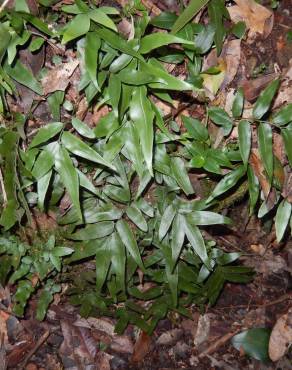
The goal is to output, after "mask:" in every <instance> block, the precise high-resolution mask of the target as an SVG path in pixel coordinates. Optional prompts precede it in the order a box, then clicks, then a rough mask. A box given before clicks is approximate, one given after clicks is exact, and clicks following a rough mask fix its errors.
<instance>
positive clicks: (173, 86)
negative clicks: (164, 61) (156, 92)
mask: <svg viewBox="0 0 292 370" xmlns="http://www.w3.org/2000/svg"><path fill="white" fill-rule="evenodd" d="M141 71H145V72H147V73H149V74H151V75H154V76H155V77H156V78H157V79H159V83H158V82H154V83H151V84H149V86H150V87H151V88H153V89H163V90H177V91H184V90H193V89H194V87H193V86H192V85H191V84H190V83H188V82H186V81H182V80H179V79H178V78H176V77H174V76H172V75H170V74H169V73H167V72H166V71H164V70H163V69H161V68H160V64H159V62H158V61H154V60H153V59H151V61H150V62H148V63H141Z"/></svg>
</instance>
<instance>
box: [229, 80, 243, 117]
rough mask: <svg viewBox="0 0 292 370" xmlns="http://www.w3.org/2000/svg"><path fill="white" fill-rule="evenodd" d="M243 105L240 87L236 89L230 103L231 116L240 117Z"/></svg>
mask: <svg viewBox="0 0 292 370" xmlns="http://www.w3.org/2000/svg"><path fill="white" fill-rule="evenodd" d="M243 106H244V94H243V89H242V87H240V88H239V89H238V90H237V93H236V95H235V98H234V100H233V103H232V116H233V117H234V118H240V117H241V115H242V111H243Z"/></svg>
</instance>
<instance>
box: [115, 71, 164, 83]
mask: <svg viewBox="0 0 292 370" xmlns="http://www.w3.org/2000/svg"><path fill="white" fill-rule="evenodd" d="M118 77H119V79H120V80H121V81H122V82H124V83H126V84H129V85H136V86H139V85H146V84H149V83H151V82H155V81H157V80H158V81H159V78H156V77H155V76H154V75H152V74H149V73H145V72H141V71H136V70H134V69H128V68H124V69H123V70H122V71H121V72H120V73H119V74H118Z"/></svg>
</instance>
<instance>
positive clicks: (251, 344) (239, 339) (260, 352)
mask: <svg viewBox="0 0 292 370" xmlns="http://www.w3.org/2000/svg"><path fill="white" fill-rule="evenodd" d="M270 333H271V330H270V329H266V328H254V329H249V330H246V331H243V332H241V333H239V334H236V335H235V336H234V337H233V338H232V341H231V342H232V344H233V346H234V347H235V348H236V349H237V350H239V351H242V350H243V351H244V353H246V354H247V355H248V356H251V357H253V358H255V359H256V360H259V361H264V362H266V361H269V339H270Z"/></svg>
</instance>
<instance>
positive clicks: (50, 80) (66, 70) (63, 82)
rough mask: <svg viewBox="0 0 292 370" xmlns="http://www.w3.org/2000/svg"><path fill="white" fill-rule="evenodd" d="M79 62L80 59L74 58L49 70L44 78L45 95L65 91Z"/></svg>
mask: <svg viewBox="0 0 292 370" xmlns="http://www.w3.org/2000/svg"><path fill="white" fill-rule="evenodd" d="M78 64H79V61H78V60H72V61H70V62H68V63H63V64H60V65H58V66H56V67H55V68H53V69H51V70H49V72H48V73H47V75H46V76H45V77H44V78H43V79H42V81H41V82H42V86H43V90H44V95H47V94H50V93H52V92H54V91H58V90H61V91H64V90H65V89H66V87H67V86H68V84H69V82H70V80H69V79H70V77H71V75H72V74H73V72H74V71H75V69H76V68H77V66H78Z"/></svg>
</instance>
